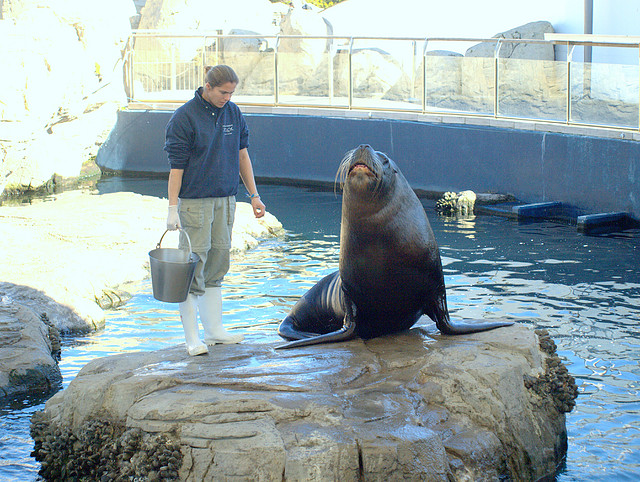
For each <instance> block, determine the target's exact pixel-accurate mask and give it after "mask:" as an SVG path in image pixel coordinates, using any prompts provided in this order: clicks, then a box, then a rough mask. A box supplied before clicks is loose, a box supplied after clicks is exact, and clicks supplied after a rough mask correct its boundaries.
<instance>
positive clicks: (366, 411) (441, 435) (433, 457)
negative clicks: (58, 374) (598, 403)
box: [32, 321, 576, 481]
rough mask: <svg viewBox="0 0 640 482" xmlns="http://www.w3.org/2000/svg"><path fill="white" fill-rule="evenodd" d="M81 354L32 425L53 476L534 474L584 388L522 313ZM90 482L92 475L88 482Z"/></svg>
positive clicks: (548, 457) (556, 450) (557, 449)
mask: <svg viewBox="0 0 640 482" xmlns="http://www.w3.org/2000/svg"><path fill="white" fill-rule="evenodd" d="M276 346H277V345H276V344H274V343H264V344H248V343H244V344H239V345H227V346H225V345H217V346H215V347H213V348H212V349H211V350H210V352H209V354H207V355H203V356H198V357H189V356H187V355H186V352H185V350H184V347H183V346H176V347H172V348H168V349H164V350H159V351H155V352H145V353H131V354H123V355H116V356H111V357H106V358H101V359H97V360H94V361H92V362H90V363H88V364H87V365H86V366H85V367H84V368H83V369H82V370H81V371H80V373H79V374H78V376H77V377H76V378H75V379H74V380H73V381H72V382H71V384H70V385H69V386H68V388H66V389H65V390H64V391H62V392H59V393H57V394H56V395H55V396H54V397H52V398H51V399H50V400H49V401H48V402H47V404H46V407H45V409H44V410H43V411H42V412H39V413H37V414H36V415H35V416H34V418H33V421H32V436H33V437H34V440H35V455H36V458H37V460H39V461H41V463H42V471H41V475H42V476H44V477H45V479H46V480H60V478H74V477H78V478H80V479H82V478H83V477H86V480H129V479H130V478H133V480H177V479H179V480H185V481H202V480H261V481H269V480H277V481H281V480H318V481H321V480H346V481H348V480H353V481H357V480H404V479H411V480H429V481H438V480H441V481H448V480H514V481H519V480H538V479H540V478H543V477H550V479H549V480H552V478H553V475H554V473H555V471H556V468H557V467H558V465H559V464H560V463H561V461H562V458H563V456H564V454H565V451H566V445H567V434H566V429H565V414H564V413H565V412H566V411H568V410H570V409H571V408H572V406H573V400H574V398H575V395H576V390H575V384H574V382H573V379H572V377H571V376H570V375H568V373H567V371H566V368H565V367H564V366H563V365H562V364H561V363H560V360H559V359H558V357H557V355H556V354H555V345H554V343H553V342H552V341H551V340H550V338H549V336H548V334H547V333H546V332H543V331H537V332H534V331H533V330H532V329H531V328H530V327H528V326H526V325H524V324H517V325H514V326H511V327H506V328H500V329H496V330H492V331H489V332H484V333H477V334H471V335H463V336H455V337H452V336H442V335H440V334H439V333H438V332H437V330H436V329H435V326H433V324H432V323H431V322H430V321H425V322H424V325H419V326H418V327H414V328H413V329H411V330H409V331H407V332H404V333H401V334H397V335H393V336H386V337H381V338H377V339H373V340H369V341H363V340H360V339H356V340H352V341H349V342H344V343H336V344H326V345H316V346H311V347H304V348H298V349H290V350H277V349H275V348H276ZM83 480H84V479H83Z"/></svg>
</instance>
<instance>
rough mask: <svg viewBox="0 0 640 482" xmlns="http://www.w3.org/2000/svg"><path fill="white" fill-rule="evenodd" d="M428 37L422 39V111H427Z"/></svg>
mask: <svg viewBox="0 0 640 482" xmlns="http://www.w3.org/2000/svg"><path fill="white" fill-rule="evenodd" d="M428 44H429V39H428V38H426V39H424V47H423V48H422V113H423V114H425V113H426V112H427V45H428Z"/></svg>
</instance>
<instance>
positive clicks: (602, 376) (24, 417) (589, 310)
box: [0, 178, 640, 482]
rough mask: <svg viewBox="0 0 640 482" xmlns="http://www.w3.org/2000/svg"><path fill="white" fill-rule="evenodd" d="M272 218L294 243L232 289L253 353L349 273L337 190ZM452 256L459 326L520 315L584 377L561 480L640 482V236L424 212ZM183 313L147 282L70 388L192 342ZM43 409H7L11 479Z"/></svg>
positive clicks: (81, 355) (25, 469)
mask: <svg viewBox="0 0 640 482" xmlns="http://www.w3.org/2000/svg"><path fill="white" fill-rule="evenodd" d="M99 189H100V190H101V192H112V191H114V190H131V191H136V192H140V193H143V194H150V195H159V196H163V195H164V192H165V189H166V181H162V180H141V179H134V180H126V179H119V178H112V179H108V180H106V181H103V182H101V183H100V185H99ZM260 192H261V195H262V198H263V200H264V201H265V203H266V204H267V208H268V210H269V211H270V212H272V213H273V214H274V215H276V217H277V218H278V219H279V220H280V221H281V222H282V224H283V226H284V227H285V229H286V231H287V234H286V236H284V237H283V238H282V239H270V240H267V241H265V242H264V243H262V244H261V245H260V246H258V247H257V248H255V249H253V250H251V251H249V252H247V253H243V254H240V255H236V256H234V258H233V261H232V269H231V271H230V273H229V274H228V276H227V278H226V282H225V286H224V288H223V294H224V311H225V314H224V320H225V324H226V325H227V326H228V327H232V328H234V329H237V330H240V331H242V332H243V333H244V334H245V337H246V339H247V342H248V343H268V342H274V341H276V340H279V337H278V335H277V334H276V329H277V326H278V323H279V322H280V320H281V319H282V318H283V317H284V316H285V315H286V313H287V312H288V311H289V309H290V308H291V307H292V306H293V304H294V303H295V301H296V300H297V298H298V297H299V296H300V295H301V294H302V293H304V292H305V291H306V290H307V289H308V288H310V287H311V286H312V285H313V284H314V283H315V282H316V281H317V280H319V279H320V278H321V277H322V276H324V275H326V274H329V273H330V272H332V271H334V270H336V269H337V265H338V254H339V230H340V209H341V199H340V196H339V195H336V194H334V193H333V192H317V191H315V192H314V191H311V190H306V189H302V188H295V187H284V186H261V188H260ZM424 204H425V208H426V210H427V214H428V216H429V219H430V221H431V225H432V227H433V230H434V233H435V236H436V239H437V241H438V243H439V245H440V249H441V254H442V260H443V265H444V270H445V280H446V283H447V298H448V304H449V309H450V311H451V315H452V317H453V318H485V319H500V318H518V319H523V320H528V321H527V322H528V323H530V325H531V326H532V327H535V328H546V329H548V330H549V332H550V333H551V335H552V337H553V339H554V340H555V342H556V344H557V345H558V353H559V355H560V357H561V358H562V359H563V360H564V361H565V363H566V364H567V367H568V369H569V371H570V373H571V374H572V375H573V376H574V377H575V378H576V382H577V384H578V386H579V396H578V399H577V405H576V407H575V409H574V410H573V411H572V412H571V413H569V414H568V415H567V429H568V435H569V450H568V454H567V460H566V467H565V468H564V469H563V470H562V472H561V473H560V474H558V477H557V480H558V481H560V482H569V481H593V480H599V481H600V480H610V481H621V480H629V481H631V480H639V479H640V368H639V367H638V360H639V359H640V337H639V336H638V324H639V323H640V232H638V231H635V232H633V231H632V232H625V233H618V234H615V235H608V236H598V237H595V236H583V235H580V234H578V233H577V232H576V229H575V226H573V227H571V226H566V225H561V224H556V223H551V222H539V223H530V224H523V223H518V222H516V221H513V220H510V219H506V218H501V217H495V216H489V215H482V216H476V217H472V218H469V219H464V220H455V219H448V218H443V217H440V216H438V215H437V214H436V213H435V211H434V209H433V205H434V203H433V202H432V201H424ZM183 342H184V339H183V333H182V327H181V325H180V321H179V318H178V313H177V308H176V305H174V304H169V303H161V302H159V301H156V300H155V299H153V296H152V295H151V283H150V280H144V281H142V282H140V284H139V286H138V290H137V291H136V294H135V295H134V297H133V298H132V299H131V301H130V302H128V303H127V304H126V305H124V306H122V307H121V308H120V309H118V310H115V311H111V312H109V313H108V318H107V324H106V328H105V329H104V330H103V331H100V332H98V333H94V334H91V335H87V336H80V337H68V338H65V339H64V340H63V350H62V358H61V361H60V368H61V371H62V374H63V377H64V383H63V385H64V386H65V387H66V386H67V385H68V384H69V382H70V381H71V380H72V379H73V378H74V376H75V375H76V374H77V373H78V371H79V370H80V369H81V368H82V367H83V366H84V365H85V364H86V363H87V362H88V361H90V360H92V359H94V358H96V357H101V356H108V355H111V354H115V353H125V352H132V351H140V350H156V349H159V348H163V347H167V346H171V345H175V344H179V343H183ZM43 407H44V400H38V399H27V400H18V401H12V402H5V403H4V404H2V405H0V415H1V419H0V481H4V480H7V481H9V480H11V481H16V480H20V481H28V480H37V471H38V463H37V462H36V461H35V460H34V459H33V458H31V456H30V452H31V450H32V447H33V442H32V440H31V438H30V436H29V420H30V417H31V415H32V414H33V413H34V412H35V411H37V410H41V409H42V408H43Z"/></svg>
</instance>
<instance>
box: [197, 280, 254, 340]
mask: <svg viewBox="0 0 640 482" xmlns="http://www.w3.org/2000/svg"><path fill="white" fill-rule="evenodd" d="M198 310H199V312H200V321H201V322H202V326H203V327H204V342H205V343H206V344H207V345H215V344H216V343H222V344H225V345H231V344H234V343H240V342H241V341H242V340H244V335H242V334H239V333H238V334H233V333H229V332H228V331H227V330H225V329H224V328H223V327H222V288H220V287H219V286H218V287H214V288H205V290H204V294H203V295H202V296H200V297H199V298H198Z"/></svg>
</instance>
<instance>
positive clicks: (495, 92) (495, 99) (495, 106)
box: [493, 38, 502, 117]
mask: <svg viewBox="0 0 640 482" xmlns="http://www.w3.org/2000/svg"><path fill="white" fill-rule="evenodd" d="M500 47H502V39H501V38H499V39H498V43H496V48H495V49H494V53H493V60H494V65H493V117H498V105H499V104H498V84H499V81H500V78H499V72H498V71H499V57H500Z"/></svg>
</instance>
